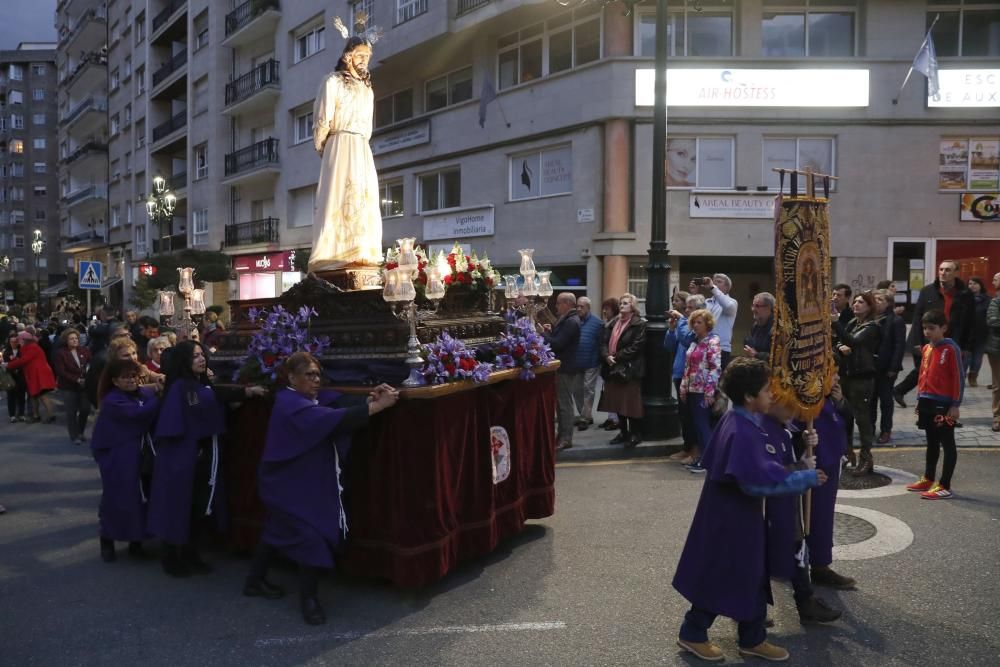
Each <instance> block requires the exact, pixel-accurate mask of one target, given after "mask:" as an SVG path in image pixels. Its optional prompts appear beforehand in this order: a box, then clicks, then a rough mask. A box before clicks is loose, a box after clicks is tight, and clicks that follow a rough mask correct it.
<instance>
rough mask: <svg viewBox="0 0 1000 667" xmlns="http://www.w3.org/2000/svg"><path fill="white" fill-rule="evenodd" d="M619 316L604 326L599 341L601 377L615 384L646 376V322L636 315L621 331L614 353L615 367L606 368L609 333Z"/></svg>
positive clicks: (609, 341) (609, 340)
mask: <svg viewBox="0 0 1000 667" xmlns="http://www.w3.org/2000/svg"><path fill="white" fill-rule="evenodd" d="M620 318H621V315H617V316H615V317H613V318H612V319H611V320H610V321H608V323H607V324H605V325H604V338H602V339H601V359H602V361H603V363H602V366H601V377H603V378H604V379H605V380H614V381H615V382H629V381H631V380H638V379H640V378H642V377H643V376H644V375H645V374H646V356H645V355H646V349H645V348H646V321H645V320H643V319H642V318H641V317H639V316H638V315H635V316H634V317H632V322H631V323H630V324H629V325H628V326H627V327H625V330H624V331H622V335H621V337H620V338H619V339H618V349H617V350H616V351H615V354H614V357H615V365H614V366H608V361H607V359H608V346H609V345H610V343H611V333H612V332H613V331H614V329H615V325H616V324H618V320H619V319H620Z"/></svg>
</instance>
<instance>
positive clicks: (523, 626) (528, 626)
mask: <svg viewBox="0 0 1000 667" xmlns="http://www.w3.org/2000/svg"><path fill="white" fill-rule="evenodd" d="M564 629H566V623H564V622H563V621H542V622H538V623H490V624H487V625H439V626H431V627H427V628H400V629H397V630H372V631H371V632H364V631H361V630H349V631H347V632H332V633H330V632H326V633H323V634H318V635H299V636H297V637H270V638H265V639H258V640H257V641H255V642H254V646H256V647H257V648H274V647H279V646H292V645H294V644H306V643H311V642H327V641H330V642H338V641H355V640H358V639H367V638H373V639H377V638H386V637H414V636H421V635H458V634H468V633H477V632H540V631H543V630H564Z"/></svg>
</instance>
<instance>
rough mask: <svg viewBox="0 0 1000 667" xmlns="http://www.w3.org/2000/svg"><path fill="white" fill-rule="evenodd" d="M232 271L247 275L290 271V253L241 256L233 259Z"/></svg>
mask: <svg viewBox="0 0 1000 667" xmlns="http://www.w3.org/2000/svg"><path fill="white" fill-rule="evenodd" d="M233 270H234V271H237V272H249V273H279V272H282V271H292V270H293V269H292V258H291V252H289V251H287V250H286V251H285V252H273V253H267V254H264V255H242V256H240V257H234V258H233Z"/></svg>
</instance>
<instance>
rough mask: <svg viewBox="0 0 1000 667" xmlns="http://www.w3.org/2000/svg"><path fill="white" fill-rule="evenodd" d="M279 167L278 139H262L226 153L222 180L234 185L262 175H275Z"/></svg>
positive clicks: (260, 177)
mask: <svg viewBox="0 0 1000 667" xmlns="http://www.w3.org/2000/svg"><path fill="white" fill-rule="evenodd" d="M279 167H280V160H279V158H278V140H277V139H274V138H271V139H264V140H263V141H258V142H257V143H255V144H253V145H252V146H247V147H246V148H241V149H240V150H238V151H236V152H235V153H229V154H228V155H226V175H225V177H224V178H223V180H222V182H223V183H225V184H226V185H234V184H236V183H247V182H249V181H255V180H263V177H270V176H271V175H277V173H278V169H279Z"/></svg>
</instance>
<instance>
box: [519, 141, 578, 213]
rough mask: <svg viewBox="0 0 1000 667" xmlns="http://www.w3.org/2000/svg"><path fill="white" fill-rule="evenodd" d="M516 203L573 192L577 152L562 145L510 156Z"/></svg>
mask: <svg viewBox="0 0 1000 667" xmlns="http://www.w3.org/2000/svg"><path fill="white" fill-rule="evenodd" d="M509 173H510V189H509V196H510V199H512V200H517V199H535V198H537V197H551V196H552V195H562V194H567V193H569V192H572V191H573V150H572V148H571V147H570V146H558V147H555V148H546V149H544V150H540V151H538V150H535V151H531V152H529V153H519V154H516V155H512V156H510V169H509Z"/></svg>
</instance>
